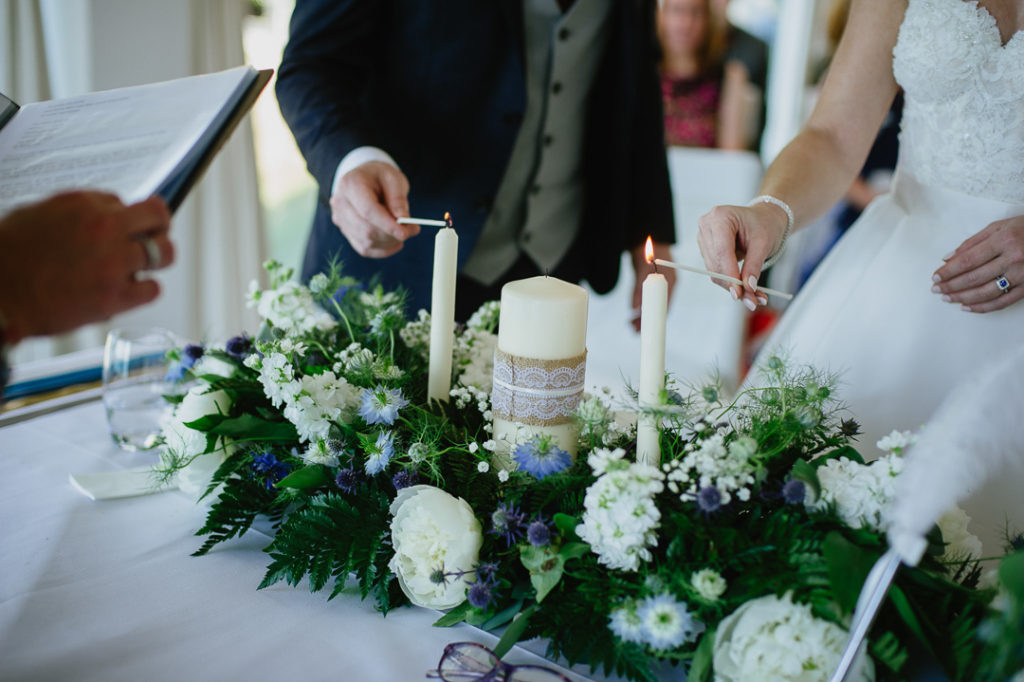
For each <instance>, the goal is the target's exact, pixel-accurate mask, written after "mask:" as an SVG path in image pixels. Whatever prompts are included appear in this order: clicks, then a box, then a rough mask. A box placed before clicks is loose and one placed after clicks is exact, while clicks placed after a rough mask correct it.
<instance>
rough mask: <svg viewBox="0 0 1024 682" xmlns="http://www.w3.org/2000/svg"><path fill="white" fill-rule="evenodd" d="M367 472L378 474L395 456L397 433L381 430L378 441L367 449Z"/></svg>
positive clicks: (372, 474)
mask: <svg viewBox="0 0 1024 682" xmlns="http://www.w3.org/2000/svg"><path fill="white" fill-rule="evenodd" d="M366 455H367V457H366V465H365V467H364V468H365V469H366V473H367V474H369V475H370V476H376V475H377V474H379V473H380V472H382V471H384V469H385V468H386V467H387V465H388V462H390V461H391V458H392V457H394V456H395V434H393V433H391V432H390V431H387V432H385V431H381V432H380V433H378V434H377V442H376V443H374V444H373V445H371V446H370V447H369V448H367V449H366Z"/></svg>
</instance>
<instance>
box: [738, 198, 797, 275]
mask: <svg viewBox="0 0 1024 682" xmlns="http://www.w3.org/2000/svg"><path fill="white" fill-rule="evenodd" d="M756 204H771V205H773V206H778V207H779V208H781V209H782V210H783V211H785V212H786V229H785V230H784V231H783V233H782V241H781V242H780V243H779V248H777V249H775V253H773V254H772V255H770V256H768V258H767V259H766V260H765V262H764V265H763V266H762V267H764V268H770V267H771V266H773V265H775V261H777V260H779V256H781V255H782V251H783V249H785V248H786V239H788V238H789V233H790V232H792V231H793V223H794V222H796V221H795V219H794V218H793V209H791V208H790V207H789V204H787V203H786V202H785V201H783V200H782V199H778V198H776V197H773V196H772V195H770V194H762V195H761V196H759V197H754V198H753V199H751V200H750V203H748V204H747V206H754V205H756Z"/></svg>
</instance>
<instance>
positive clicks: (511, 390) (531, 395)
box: [492, 277, 587, 464]
mask: <svg viewBox="0 0 1024 682" xmlns="http://www.w3.org/2000/svg"><path fill="white" fill-rule="evenodd" d="M586 350H587V292H586V290H584V289H583V288H582V287H580V286H577V285H575V284H570V283H569V282H564V281H562V280H560V279H557V278H554V277H532V278H530V279H523V280H518V281H515V282H509V283H508V284H506V285H505V286H504V287H502V290H501V314H500V318H499V323H498V348H497V351H496V352H495V370H494V379H495V385H494V391H493V394H492V401H493V407H494V423H493V426H494V434H493V435H494V439H495V441H496V442H497V443H498V446H499V454H503V455H506V456H507V453H508V451H509V450H510V449H511V446H512V445H513V444H516V443H523V442H526V441H529V440H530V439H532V438H533V437H534V436H536V435H546V436H550V437H551V438H552V439H553V442H554V444H556V445H557V446H558V447H560V448H562V449H563V450H566V451H567V452H569V454H570V455H575V454H576V445H577V440H578V431H577V428H576V425H575V423H574V420H573V419H572V413H573V412H574V411H575V409H576V407H578V406H579V400H580V398H581V397H582V395H583V377H584V372H585V370H586ZM499 464H503V463H500V462H499Z"/></svg>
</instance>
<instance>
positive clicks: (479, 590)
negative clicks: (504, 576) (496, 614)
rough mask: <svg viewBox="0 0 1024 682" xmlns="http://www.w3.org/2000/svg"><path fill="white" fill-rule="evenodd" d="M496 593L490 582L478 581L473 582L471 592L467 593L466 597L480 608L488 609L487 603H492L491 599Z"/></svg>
mask: <svg viewBox="0 0 1024 682" xmlns="http://www.w3.org/2000/svg"><path fill="white" fill-rule="evenodd" d="M493 597H494V594H493V592H492V590H491V586H490V585H489V584H488V583H485V582H480V581H477V582H475V583H473V584H472V585H471V586H470V588H469V592H468V593H467V594H466V599H467V600H468V601H469V603H470V604H472V605H473V606H475V607H476V608H478V609H486V608H487V605H488V604H490V603H491V599H492V598H493Z"/></svg>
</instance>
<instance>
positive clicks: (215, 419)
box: [185, 414, 227, 433]
mask: <svg viewBox="0 0 1024 682" xmlns="http://www.w3.org/2000/svg"><path fill="white" fill-rule="evenodd" d="M225 419H227V417H226V416H224V415H223V414H207V415H204V416H202V417H200V418H199V419H193V420H192V421H190V422H185V426H187V427H188V428H190V429H195V430H196V431H203V432H204V433H207V432H209V431H211V430H212V429H213V428H214V427H216V426H218V425H219V424H220V423H221V422H222V421H224V420H225Z"/></svg>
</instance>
